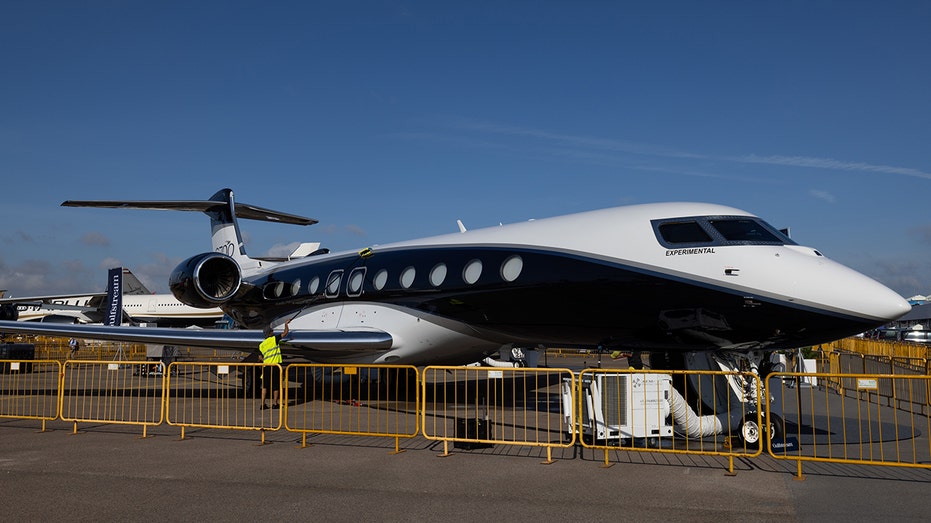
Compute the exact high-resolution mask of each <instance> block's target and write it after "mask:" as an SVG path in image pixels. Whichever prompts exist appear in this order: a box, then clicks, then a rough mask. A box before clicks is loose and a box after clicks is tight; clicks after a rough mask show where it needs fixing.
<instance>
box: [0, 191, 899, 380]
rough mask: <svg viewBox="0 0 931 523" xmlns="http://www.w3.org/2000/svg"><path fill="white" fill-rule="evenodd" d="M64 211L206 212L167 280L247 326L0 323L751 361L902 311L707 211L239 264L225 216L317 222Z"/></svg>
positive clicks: (230, 207) (773, 236)
mask: <svg viewBox="0 0 931 523" xmlns="http://www.w3.org/2000/svg"><path fill="white" fill-rule="evenodd" d="M63 205H65V206H76V207H112V208H141V209H158V210H183V211H201V212H204V213H205V214H207V215H208V216H209V217H210V221H211V231H212V235H213V236H212V240H213V251H212V252H207V253H203V254H198V255H196V256H193V257H191V258H189V259H188V260H186V261H184V262H182V263H181V264H180V265H179V266H178V267H177V268H176V269H175V270H174V272H173V273H172V275H171V277H170V282H169V284H170V288H171V290H172V293H173V294H174V296H175V297H176V298H177V299H178V300H179V301H181V302H182V303H184V304H186V305H188V306H191V307H200V308H214V307H219V308H220V309H222V310H223V311H225V312H226V313H227V314H229V315H230V316H231V317H232V318H233V319H234V320H235V321H236V322H237V323H238V324H240V325H242V326H244V327H245V329H244V330H235V331H196V332H191V331H183V330H177V329H134V328H131V327H120V328H114V327H103V326H66V325H36V324H32V325H27V324H23V323H21V322H20V323H11V322H0V330H3V331H11V332H36V333H45V334H59V335H64V336H80V337H85V338H97V339H112V340H126V341H137V342H143V343H163V344H171V345H182V346H183V345H188V346H207V347H215V348H230V349H238V350H243V349H252V350H255V349H256V348H257V346H258V344H259V342H260V341H261V339H262V334H261V329H262V328H263V327H264V326H266V325H269V324H272V325H275V326H277V327H278V328H281V326H282V325H283V324H284V323H285V322H286V321H290V331H291V334H290V336H289V338H288V340H286V344H285V345H284V347H285V349H286V350H290V351H293V352H297V353H299V354H301V355H302V356H303V357H305V358H307V359H309V360H312V361H320V362H369V363H399V364H400V363H407V364H416V365H422V364H444V363H447V364H457V363H470V362H475V361H478V360H481V359H482V358H483V357H485V356H486V355H490V354H496V353H498V351H499V349H501V347H502V346H520V347H536V346H539V345H544V346H556V347H602V348H605V349H615V348H620V349H626V350H647V351H653V352H660V353H675V352H695V351H715V353H716V354H724V353H726V354H730V355H734V358H735V359H734V360H732V366H734V367H738V366H741V364H740V362H738V361H737V360H736V358H743V359H744V360H746V361H749V362H750V366H751V367H752V368H756V366H757V365H758V364H759V362H760V361H761V360H762V356H761V354H762V353H763V352H764V351H766V350H771V349H784V348H796V347H800V346H807V345H813V344H817V343H820V342H825V341H830V340H834V339H837V338H841V337H845V336H848V335H851V334H854V333H858V332H862V331H865V330H867V329H869V328H872V327H875V326H878V325H882V324H884V323H887V322H889V321H891V320H893V319H895V318H897V317H899V316H901V315H902V314H904V313H906V312H908V310H909V309H910V307H909V305H908V303H907V302H906V301H905V300H904V299H903V298H902V297H901V296H899V295H898V294H896V293H895V292H893V291H891V290H890V289H888V288H886V287H885V286H883V285H881V284H879V283H878V282H876V281H874V280H872V279H870V278H868V277H867V276H864V275H862V274H859V273H857V272H855V271H853V270H851V269H849V268H847V267H844V266H842V265H840V264H838V263H836V262H833V261H831V260H829V259H828V258H826V257H824V256H823V255H822V254H821V253H819V252H818V251H817V250H815V249H813V248H810V247H803V246H800V245H797V244H796V243H795V242H794V241H792V240H791V239H789V238H788V237H787V236H786V235H784V234H783V233H781V232H780V231H779V230H777V229H775V228H774V227H772V226H771V225H769V224H767V223H766V222H765V221H763V220H762V219H760V218H758V217H756V216H754V215H752V214H749V213H747V212H745V211H742V210H739V209H735V208H732V207H725V206H720V205H711V204H701V203H660V204H646V205H634V206H627V207H617V208H610V209H603V210H597V211H591V212H584V213H579V214H573V215H568V216H561V217H554V218H548V219H537V220H533V221H528V222H523V223H516V224H511V225H503V226H499V227H491V228H486V229H476V230H469V231H465V232H459V233H453V234H449V235H443V236H438V237H433V238H426V239H421V240H413V241H408V242H401V243H394V244H388V245H382V246H377V247H374V248H366V249H362V250H360V251H350V252H338V253H329V252H326V251H325V249H324V250H319V251H315V252H314V253H312V254H310V255H308V256H305V257H302V258H296V259H290V260H263V259H259V258H252V257H249V256H248V255H247V254H246V252H245V249H244V246H243V241H242V236H241V234H240V230H239V226H238V222H237V218H245V219H256V220H266V221H277V222H281V223H290V224H298V225H310V224H313V223H316V221H315V220H311V219H308V218H304V217H301V216H296V215H292V214H286V213H281V212H277V211H272V210H269V209H263V208H260V207H255V206H251V205H247V204H242V203H235V202H234V198H233V192H232V191H231V190H229V189H224V190H221V191H219V192H217V193H216V194H215V195H214V196H213V197H212V198H211V199H209V200H206V201H201V200H194V201H190V200H185V201H142V202H139V201H68V202H64V203H63ZM676 361H682V360H681V358H680V359H677V360H676ZM683 364H686V365H687V364H688V362H687V361H684V362H683Z"/></svg>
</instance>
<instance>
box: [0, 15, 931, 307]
mask: <svg viewBox="0 0 931 523" xmlns="http://www.w3.org/2000/svg"><path fill="white" fill-rule="evenodd" d="M628 4H632V5H628ZM643 4H644V5H636V4H633V3H625V2H543V1H534V2H529V1H528V2H520V1H515V2H485V1H474V2H459V3H453V2H428V1H424V2H417V1H364V2H363V1H360V2H355V1H332V2H328V1H318V2H237V1H224V2H211V1H197V2H171V1H160V2H142V1H116V0H111V1H85V2H70V1H62V2H54V1H45V2H5V3H3V4H2V5H0V65H2V70H3V77H2V78H3V80H2V81H0V171H2V180H3V181H2V184H3V185H2V190H0V220H2V223H3V226H2V227H0V288H2V289H8V290H9V291H10V292H11V293H12V294H13V295H19V296H23V295H30V294H45V293H66V292H83V291H88V290H102V289H103V287H104V281H105V278H106V269H107V268H108V267H113V266H119V265H123V266H126V267H129V268H130V269H132V270H133V272H135V273H136V274H137V275H138V276H139V277H140V279H142V280H143V281H144V282H145V283H146V284H148V285H149V287H150V288H151V289H152V290H153V291H157V292H167V277H168V274H169V273H170V271H171V269H172V268H173V267H174V266H175V265H176V264H177V263H179V262H180V261H181V260H183V259H184V258H187V257H188V256H190V255H193V254H196V253H199V252H203V251H206V250H209V224H208V222H207V219H206V218H205V217H204V216H202V215H200V214H198V213H168V212H158V211H130V210H125V211H116V210H96V209H74V208H62V207H59V204H60V203H61V202H62V201H64V200H67V199H146V200H162V199H205V198H207V197H209V196H210V195H212V194H213V193H214V192H215V191H217V190H218V189H220V188H223V187H231V188H233V189H234V191H235V192H236V195H237V199H238V201H241V202H246V203H251V204H254V205H259V206H263V207H270V208H275V209H279V210H282V211H286V212H291V213H295V214H301V215H304V216H309V217H313V218H316V219H319V220H320V222H321V223H320V224H319V225H315V226H312V227H306V228H305V227H296V226H287V225H270V224H261V223H257V222H248V221H245V222H243V223H242V225H243V227H244V229H245V233H246V235H247V242H248V244H247V247H248V250H249V252H250V253H251V254H256V255H260V254H270V253H271V254H275V253H281V252H282V251H287V250H288V248H287V247H288V246H290V245H291V244H293V243H294V242H299V241H321V242H323V244H324V246H327V247H330V248H331V249H333V250H341V249H350V248H361V247H365V246H368V245H373V244H380V243H387V242H390V241H396V240H404V239H409V238H417V237H421V236H427V235H433V234H441V233H446V232H453V231H455V230H456V223H455V221H456V220H457V219H461V220H462V221H463V222H464V223H465V224H466V226H468V227H469V228H478V227H483V226H491V225H496V224H498V223H509V222H515V221H522V220H526V219H531V218H541V217H545V216H554V215H559V214H566V213H572V212H578V211H584V210H590V209H596V208H603V207H610V206H615V205H624V204H633V203H645V202H655V201H706V202H715V203H723V204H728V205H733V206H736V207H739V208H742V209H745V210H748V211H750V212H752V213H754V214H757V215H759V216H762V217H763V218H765V219H766V220H768V221H769V222H770V223H772V224H773V225H776V226H778V227H787V226H788V227H791V230H792V235H793V237H794V238H795V239H796V241H798V242H799V243H802V244H804V245H810V246H813V247H817V248H818V249H819V250H821V251H822V252H823V253H824V254H825V255H827V256H829V257H831V258H834V259H836V260H838V261H840V262H841V263H844V264H846V265H849V266H851V267H853V268H855V269H857V270H859V271H861V272H864V273H866V274H868V275H870V276H872V277H874V278H876V279H878V280H880V281H882V282H883V283H885V284H887V285H889V286H890V287H892V288H893V289H895V290H896V291H898V292H899V293H900V294H902V295H904V296H906V297H908V296H911V295H914V294H928V293H931V147H929V145H931V94H929V93H931V31H929V30H928V28H929V27H931V3H927V2H898V1H890V2H853V1H852V2H820V1H799V2H793V1H787V2H771V3H758V2H645V3H643Z"/></svg>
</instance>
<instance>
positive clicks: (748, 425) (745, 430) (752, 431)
mask: <svg viewBox="0 0 931 523" xmlns="http://www.w3.org/2000/svg"><path fill="white" fill-rule="evenodd" d="M737 432H738V434H739V435H740V441H742V442H743V444H744V446H745V447H747V448H748V449H753V450H756V449H758V448H759V447H760V439H762V437H763V431H762V430H760V426H759V425H758V424H757V421H756V414H755V413H750V414H747V415H746V416H744V419H743V421H741V422H740V428H739V429H737Z"/></svg>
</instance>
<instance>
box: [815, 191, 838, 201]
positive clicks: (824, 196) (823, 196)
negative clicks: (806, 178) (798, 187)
mask: <svg viewBox="0 0 931 523" xmlns="http://www.w3.org/2000/svg"><path fill="white" fill-rule="evenodd" d="M808 194H810V195H811V196H814V197H815V198H817V199H819V200H824V201H826V202H828V203H836V202H837V198H835V197H834V195H833V194H831V193H829V192H827V191H820V190H817V189H812V190H810V191H808Z"/></svg>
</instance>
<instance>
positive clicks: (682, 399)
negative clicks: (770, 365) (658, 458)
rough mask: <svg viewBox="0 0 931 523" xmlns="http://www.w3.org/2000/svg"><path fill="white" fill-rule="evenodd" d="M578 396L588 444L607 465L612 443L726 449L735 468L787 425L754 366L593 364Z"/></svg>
mask: <svg viewBox="0 0 931 523" xmlns="http://www.w3.org/2000/svg"><path fill="white" fill-rule="evenodd" d="M680 391H681V392H680ZM573 397H574V398H575V404H574V405H575V408H574V411H573V412H574V418H575V425H576V427H577V430H578V433H579V438H580V440H581V442H582V446H584V447H589V448H595V449H603V450H604V457H605V463H604V466H610V463H609V451H612V450H633V451H646V452H665V453H678V454H704V455H715V456H725V457H727V458H728V460H729V471H730V472H731V473H733V471H734V462H733V458H734V457H735V456H744V457H754V456H758V455H759V454H760V452H762V450H761V448H762V445H765V443H766V441H767V439H766V438H767V434H768V433H769V432H770V431H773V432H779V430H780V429H781V420H780V419H779V418H767V417H766V416H764V414H763V412H762V411H761V408H760V400H761V397H762V394H761V387H760V380H759V378H758V377H757V376H756V375H755V374H752V373H738V372H722V371H641V370H633V369H631V370H621V369H586V370H584V371H582V372H581V374H580V375H579V377H578V380H577V384H576V390H575V394H573ZM766 419H769V420H770V422H769V423H765V420H766Z"/></svg>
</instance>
